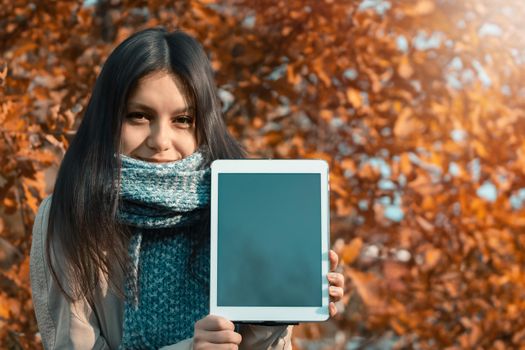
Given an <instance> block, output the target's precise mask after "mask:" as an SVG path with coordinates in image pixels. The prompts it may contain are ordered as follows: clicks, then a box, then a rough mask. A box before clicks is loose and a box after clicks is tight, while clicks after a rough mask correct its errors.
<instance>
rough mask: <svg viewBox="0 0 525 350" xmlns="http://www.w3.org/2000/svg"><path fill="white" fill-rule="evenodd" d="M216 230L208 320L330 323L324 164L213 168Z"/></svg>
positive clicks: (250, 163) (219, 163)
mask: <svg viewBox="0 0 525 350" xmlns="http://www.w3.org/2000/svg"><path fill="white" fill-rule="evenodd" d="M210 224H211V227H210V228H211V246H210V248H211V252H210V314H213V315H218V316H222V317H225V318H227V319H229V320H230V321H236V322H250V323H257V322H265V323H273V322H276V323H296V322H309V321H312V322H315V321H324V320H326V319H328V317H329V313H328V304H329V295H328V281H327V279H326V275H327V273H328V269H329V261H328V250H329V245H330V243H329V237H330V233H329V183H328V164H327V163H326V162H325V161H323V160H260V159H243V160H216V161H214V162H213V163H212V165H211V220H210Z"/></svg>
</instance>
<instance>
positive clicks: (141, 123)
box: [120, 72, 197, 162]
mask: <svg viewBox="0 0 525 350" xmlns="http://www.w3.org/2000/svg"><path fill="white" fill-rule="evenodd" d="M179 85H180V84H179V82H177V81H176V78H175V77H174V76H173V75H170V74H168V73H165V72H155V73H152V74H149V75H147V76H145V77H143V78H142V79H141V80H140V81H139V82H138V85H137V87H136V89H135V90H134V91H133V93H132V95H131V96H130V98H129V99H128V102H127V106H126V107H127V108H126V116H125V118H124V121H123V123H122V131H121V139H120V151H121V153H123V154H125V155H127V156H130V157H133V158H138V159H142V160H145V161H148V162H172V161H176V160H180V159H182V158H185V157H187V156H189V155H190V154H192V153H193V152H195V150H196V149H197V139H196V132H195V106H193V105H192V103H191V102H190V101H187V99H186V98H185V97H184V95H183V94H182V91H181V89H179Z"/></svg>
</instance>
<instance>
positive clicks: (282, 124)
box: [0, 0, 525, 349]
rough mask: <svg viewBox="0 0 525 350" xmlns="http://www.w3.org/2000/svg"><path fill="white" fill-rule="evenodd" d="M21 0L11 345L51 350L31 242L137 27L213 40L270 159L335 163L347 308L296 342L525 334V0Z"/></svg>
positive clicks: (361, 344)
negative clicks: (39, 319) (108, 74)
mask: <svg viewBox="0 0 525 350" xmlns="http://www.w3.org/2000/svg"><path fill="white" fill-rule="evenodd" d="M90 3H91V2H86V3H83V2H74V1H54V2H51V1H27V0H19V1H11V0H2V1H1V6H0V23H1V28H2V30H1V32H0V48H1V53H2V57H1V61H0V86H1V88H0V203H1V205H0V348H10V349H18V348H40V347H41V345H40V341H39V339H38V336H37V327H36V322H35V319H34V314H33V309H32V303H31V298H30V286H29V274H28V273H29V271H28V270H29V269H28V252H29V249H30V242H31V227H32V222H33V219H34V215H35V212H36V209H37V207H38V205H39V203H40V202H41V200H42V199H43V198H44V197H45V196H46V195H47V194H49V193H50V191H51V190H52V186H53V181H54V173H55V171H56V168H57V166H58V164H59V162H60V159H61V157H62V155H63V153H64V151H65V149H67V147H68V144H69V141H70V140H71V137H72V136H73V135H74V133H75V129H76V128H77V126H78V124H79V121H80V119H81V118H82V112H83V108H84V107H85V106H86V102H87V98H88V97H89V94H90V91H91V88H92V86H93V83H94V81H95V78H96V76H97V74H98V72H99V71H100V68H101V64H102V62H103V61H104V59H105V57H107V55H108V53H109V52H110V50H111V49H112V48H113V47H114V46H115V45H116V44H117V43H118V42H120V41H121V40H123V39H124V38H125V37H126V36H128V35H129V34H130V33H132V32H133V31H135V30H137V29H140V28H145V27H150V26H156V25H163V26H166V27H167V28H168V29H174V28H183V29H185V30H186V31H188V32H189V33H191V34H193V35H194V36H196V37H197V38H198V39H199V40H200V41H201V42H202V43H203V45H204V46H205V49H206V51H207V52H208V53H209V55H210V58H211V60H212V63H213V68H214V70H215V71H216V80H217V83H218V85H219V87H220V97H221V100H222V102H223V110H224V113H225V117H226V119H227V121H228V125H229V127H230V129H231V131H232V133H233V134H234V135H235V136H236V137H237V138H238V139H239V140H240V141H241V142H242V143H243V145H244V146H245V147H246V148H247V149H248V151H249V152H250V153H251V154H252V155H253V156H255V157H274V158H322V159H326V160H327V161H328V162H329V164H330V169H331V173H330V180H331V190H332V192H331V194H332V195H331V231H332V232H331V234H332V244H333V248H334V249H335V250H336V251H337V252H338V253H339V256H340V258H341V261H342V263H341V269H342V270H343V271H344V273H345V275H346V276H347V281H348V283H347V288H346V296H345V300H344V302H341V303H340V305H339V309H340V314H339V315H338V316H337V317H336V319H334V320H331V321H329V322H326V323H323V324H307V325H301V326H299V327H296V330H295V332H294V342H295V347H296V348H298V349H306V348H307V346H308V345H309V344H312V343H318V344H319V346H320V347H319V348H326V349H345V348H346V347H347V346H349V344H350V343H351V344H353V346H355V347H353V348H362V349H366V348H367V346H372V345H374V344H376V345H378V344H382V346H384V348H399V349H401V348H402V349H511V348H513V349H517V348H525V346H522V345H521V344H525V288H524V285H525V268H524V266H525V265H524V263H525V234H524V230H525V208H524V207H523V204H524V201H525V114H524V113H525V112H524V103H523V101H524V100H525V87H524V86H523V84H522V82H523V81H525V80H524V78H525V76H524V73H525V70H524V63H525V52H524V49H525V45H524V44H525V35H523V34H524V33H523V31H522V30H521V27H522V23H521V21H522V19H523V18H525V3H522V2H521V1H517V0H516V1H513V0H462V1H455V0H454V1H453V0H419V1H416V0H403V1H393V0H392V1H382V0H363V1H357V0H356V1H348V0H325V1H320V0H289V1H278V0H258V1H251V0H231V1H226V0H225V1H219V0H216V1H213V0H201V1H196V0H179V1H176V2H171V1H170V2H168V1H166V2H164V1H154V0H150V1H120V0H117V1H109V0H101V1H98V2H97V3H96V5H89V4H90Z"/></svg>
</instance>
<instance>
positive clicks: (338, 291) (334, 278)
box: [327, 250, 345, 317]
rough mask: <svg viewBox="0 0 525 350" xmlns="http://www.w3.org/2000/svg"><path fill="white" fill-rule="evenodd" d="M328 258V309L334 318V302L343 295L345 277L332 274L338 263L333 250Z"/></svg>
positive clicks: (336, 273) (335, 311) (335, 309)
mask: <svg viewBox="0 0 525 350" xmlns="http://www.w3.org/2000/svg"><path fill="white" fill-rule="evenodd" d="M328 257H329V259H330V272H329V273H328V275H327V279H328V282H329V284H330V287H328V294H330V305H329V306H328V309H329V311H330V317H334V316H335V315H336V314H337V308H336V307H335V302H337V301H339V300H341V298H343V295H344V293H345V292H344V286H345V277H344V276H343V274H341V273H338V272H334V271H335V269H336V268H337V264H338V263H339V256H338V255H337V253H336V252H334V251H333V250H330V252H329V254H328Z"/></svg>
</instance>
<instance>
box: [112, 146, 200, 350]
mask: <svg viewBox="0 0 525 350" xmlns="http://www.w3.org/2000/svg"><path fill="white" fill-rule="evenodd" d="M121 160H122V165H121V179H120V180H121V182H120V196H121V200H122V202H121V203H122V205H121V207H120V209H119V213H118V218H119V220H120V221H121V222H122V223H125V224H127V225H129V226H131V227H132V228H133V230H134V231H133V232H134V234H133V236H132V237H131V240H130V243H129V247H128V249H129V254H130V258H131V261H132V264H133V271H131V273H130V274H129V276H128V277H127V280H126V284H125V291H126V301H125V307H124V321H123V334H122V341H121V345H120V348H121V349H158V348H160V347H162V346H165V345H169V344H174V343H177V342H179V341H181V340H183V339H185V338H189V337H191V336H192V335H193V325H194V323H195V322H196V321H197V320H199V319H200V318H202V317H203V316H205V315H206V314H207V313H208V304H209V294H208V293H209V291H208V289H207V288H206V287H204V286H203V285H201V284H199V283H196V281H195V276H194V274H197V275H199V276H200V277H201V279H203V280H204V281H206V282H208V279H209V237H201V239H202V238H207V239H208V240H207V241H205V243H206V244H204V245H202V244H201V246H202V249H200V250H199V251H197V252H196V253H197V255H196V256H191V257H190V255H191V254H192V251H193V249H194V248H195V247H196V246H198V242H199V237H197V235H196V229H198V228H199V223H200V220H199V219H200V218H201V217H202V216H203V214H204V213H205V211H206V210H207V208H208V204H209V198H210V169H209V167H206V166H205V160H204V155H203V153H202V152H201V151H197V152H195V153H193V154H192V155H190V156H189V157H186V158H184V159H182V160H180V161H175V162H169V163H150V162H146V161H141V160H137V159H134V158H130V157H127V156H125V155H121ZM190 258H193V259H192V260H190ZM206 284H207V283H206Z"/></svg>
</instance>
